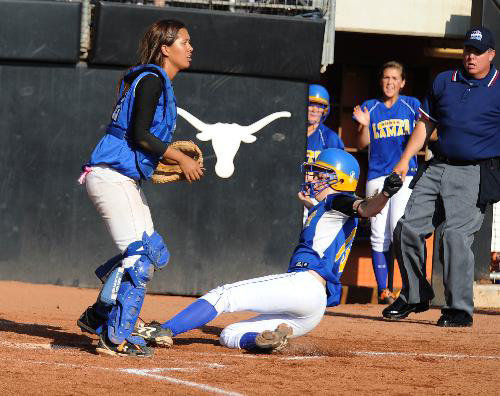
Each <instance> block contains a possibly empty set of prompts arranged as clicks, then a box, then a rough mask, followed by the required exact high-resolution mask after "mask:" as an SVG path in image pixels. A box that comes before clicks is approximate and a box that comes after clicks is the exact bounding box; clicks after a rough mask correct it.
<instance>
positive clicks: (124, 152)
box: [77, 20, 203, 357]
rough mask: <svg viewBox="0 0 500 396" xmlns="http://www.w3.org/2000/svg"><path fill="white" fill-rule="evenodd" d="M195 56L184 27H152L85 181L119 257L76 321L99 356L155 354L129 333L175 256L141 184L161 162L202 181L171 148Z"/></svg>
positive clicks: (101, 272)
mask: <svg viewBox="0 0 500 396" xmlns="http://www.w3.org/2000/svg"><path fill="white" fill-rule="evenodd" d="M192 52H193V48H192V47H191V44H190V37H189V33H188V31H187V29H186V27H185V26H184V24H183V23H182V22H179V21H175V20H161V21H158V22H156V23H154V24H153V25H151V26H150V27H149V29H148V30H147V32H146V34H145V35H144V37H143V38H142V40H141V42H140V45H139V61H138V64H137V66H135V67H133V68H131V69H130V70H129V71H128V72H127V73H126V74H125V76H124V77H123V79H122V80H121V84H120V91H119V96H118V100H117V103H116V105H115V108H114V111H113V113H112V116H111V120H110V123H109V125H108V127H107V129H106V134H105V135H104V137H103V138H102V139H101V140H100V141H99V143H98V144H97V146H96V147H95V149H94V151H93V152H92V154H91V157H90V160H89V161H88V162H87V164H86V166H85V168H84V169H85V170H84V172H83V173H82V176H81V177H80V182H81V183H85V185H86V188H87V192H88V195H89V197H90V199H91V200H92V202H93V203H94V205H95V207H96V209H97V211H98V212H99V214H100V215H101V217H102V218H103V219H104V221H105V223H106V226H107V228H108V230H109V232H110V234H111V237H112V238H113V241H114V242H115V244H116V247H117V248H118V251H119V252H120V253H119V254H118V255H116V256H115V257H113V258H112V259H110V260H109V261H108V262H106V263H105V264H104V265H103V266H101V267H99V268H98V270H97V271H96V274H97V275H98V276H99V277H100V279H101V280H102V281H103V283H104V284H103V287H102V289H101V292H100V293H99V296H98V298H97V301H96V303H95V304H94V305H93V306H91V307H89V308H88V309H87V310H85V312H84V313H83V314H82V315H81V317H80V318H79V319H78V321H77V324H78V326H79V327H80V328H81V329H82V330H83V331H87V332H90V333H93V334H96V335H99V344H98V347H97V351H98V352H99V353H104V354H109V355H126V356H146V357H147V356H151V355H152V353H153V350H152V349H151V348H149V347H147V346H146V345H145V342H144V340H143V339H142V338H140V337H134V336H133V335H132V330H133V328H134V326H135V323H136V321H137V318H138V316H139V313H140V311H141V308H142V304H143V301H144V296H145V293H146V284H147V282H148V281H149V280H151V278H152V276H153V273H154V271H155V270H159V269H161V268H163V267H164V266H165V265H166V264H167V262H168V259H169V256H170V255H169V252H168V250H167V247H166V245H165V243H164V241H163V239H162V237H161V236H160V235H159V234H158V233H157V232H155V231H154V227H153V221H152V219H151V213H150V209H149V206H148V203H147V200H146V197H145V196H144V192H143V190H142V188H141V182H142V181H145V180H148V179H149V178H150V177H151V176H152V174H153V171H154V169H155V168H156V166H157V165H158V162H159V161H160V160H161V159H169V160H174V161H176V162H177V163H178V164H179V165H180V167H181V169H182V171H183V173H184V174H185V176H186V179H187V180H188V181H190V182H192V181H196V180H199V179H200V178H201V177H202V176H203V170H202V169H201V168H200V165H199V164H198V163H197V162H196V161H194V160H193V159H192V158H190V157H188V156H186V155H184V154H183V153H182V152H180V151H178V150H176V149H174V148H172V147H171V146H169V143H170V141H171V140H172V135H173V132H174V130H175V124H176V119H177V107H176V101H175V96H174V92H173V88H172V84H171V80H173V78H174V77H175V76H176V75H177V73H178V72H179V71H181V70H183V69H186V68H188V67H189V65H190V63H191V55H192Z"/></svg>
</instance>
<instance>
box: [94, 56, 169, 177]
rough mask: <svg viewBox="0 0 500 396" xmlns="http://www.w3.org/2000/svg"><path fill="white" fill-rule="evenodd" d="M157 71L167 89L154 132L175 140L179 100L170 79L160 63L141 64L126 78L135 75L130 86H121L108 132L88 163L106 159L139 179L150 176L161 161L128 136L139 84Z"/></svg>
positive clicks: (113, 165)
mask: <svg viewBox="0 0 500 396" xmlns="http://www.w3.org/2000/svg"><path fill="white" fill-rule="evenodd" d="M148 74H154V75H157V76H158V77H159V78H161V80H162V84H163V92H162V95H161V96H160V99H159V101H158V104H157V106H156V110H155V114H154V117H153V121H152V123H151V128H150V132H151V133H152V134H153V135H154V136H156V137H157V138H158V139H160V140H161V141H163V142H165V143H169V142H170V141H171V140H172V135H173V132H174V130H175V125H176V120H177V104H176V100H175V96H174V91H173V88H172V85H171V83H170V79H169V78H168V76H167V74H166V73H165V71H164V70H163V69H161V68H160V67H158V66H156V65H141V66H137V67H136V68H133V69H132V70H131V71H130V72H129V73H128V74H127V75H126V76H125V78H124V80H125V79H130V78H133V82H132V84H131V86H130V88H129V89H128V90H127V92H126V93H125V95H123V90H124V84H122V87H121V89H120V99H119V100H118V103H117V104H116V106H115V109H114V110H113V114H112V118H111V122H110V124H109V125H108V127H107V130H106V135H105V136H104V137H103V138H102V139H101V141H100V142H99V144H98V145H97V147H96V148H95V149H94V152H93V153H92V156H91V159H90V161H89V164H88V165H95V164H98V163H105V164H109V165H111V166H112V167H113V168H114V169H116V170H117V171H119V172H120V173H122V174H124V175H126V176H129V177H131V178H133V179H135V180H139V179H149V178H150V177H151V175H152V174H153V171H154V169H155V168H156V166H157V165H158V158H157V156H156V155H152V154H150V153H147V152H144V151H141V150H138V149H136V148H132V147H131V145H130V144H129V142H128V140H127V131H128V128H129V125H130V120H131V116H132V109H133V106H134V99H135V88H136V86H137V84H138V83H139V81H140V80H141V78H142V77H144V76H146V75H148Z"/></svg>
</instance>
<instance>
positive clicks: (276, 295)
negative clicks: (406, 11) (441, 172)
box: [136, 149, 402, 351]
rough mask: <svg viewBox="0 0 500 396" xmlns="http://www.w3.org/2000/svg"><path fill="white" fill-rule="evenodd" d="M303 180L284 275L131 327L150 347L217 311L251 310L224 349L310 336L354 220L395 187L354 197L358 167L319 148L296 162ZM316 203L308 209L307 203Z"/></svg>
mask: <svg viewBox="0 0 500 396" xmlns="http://www.w3.org/2000/svg"><path fill="white" fill-rule="evenodd" d="M304 176H305V178H306V182H305V183H304V185H303V188H302V190H301V192H299V195H298V197H299V199H300V200H301V201H302V202H303V203H304V204H305V205H306V206H307V207H308V208H309V216H308V219H307V221H306V223H305V225H304V227H303V229H302V232H301V234H300V238H299V243H298V245H297V247H296V248H295V250H294V252H293V254H292V257H291V259H290V262H289V266H288V271H287V273H284V274H277V275H269V276H264V277H260V278H255V279H250V280H245V281H241V282H236V283H232V284H227V285H224V286H221V287H217V288H215V289H213V290H211V291H210V292H208V293H207V294H205V295H204V296H202V297H201V298H199V299H198V300H196V301H195V302H193V303H192V304H191V305H189V306H188V307H187V308H185V309H184V310H183V311H181V312H180V313H178V314H177V315H175V316H174V317H173V318H172V319H170V320H167V321H166V322H165V323H163V324H160V323H158V322H153V323H150V324H148V325H145V326H143V327H138V328H137V329H136V331H137V335H139V336H142V337H144V338H145V339H146V340H147V341H149V342H154V343H156V344H163V345H167V346H170V345H172V343H173V341H172V337H173V336H176V335H178V334H181V333H184V332H186V331H189V330H192V329H195V328H198V327H200V326H203V325H204V324H206V323H208V322H210V321H211V320H213V319H215V318H216V317H217V316H218V315H220V314H222V313H225V312H239V311H253V312H257V313H259V315H258V316H255V317H253V318H251V319H248V320H244V321H241V322H237V323H234V324H231V325H229V326H227V327H226V328H225V329H224V330H223V331H222V333H221V335H220V343H221V344H222V345H223V346H226V347H228V348H236V349H246V350H258V351H272V350H277V349H281V348H283V347H284V346H285V345H286V344H287V342H288V341H287V340H288V338H293V337H299V336H301V335H304V334H306V333H308V332H310V331H311V330H313V329H314V328H315V327H316V326H317V325H318V323H319V322H320V321H321V319H322V317H323V314H324V312H325V308H326V306H335V305H337V304H338V303H339V301H340V294H341V290H342V289H341V284H340V281H339V279H340V276H341V274H342V271H343V269H344V266H345V264H346V262H347V258H348V256H349V253H350V250H351V246H352V243H353V240H354V237H355V234H356V227H357V224H358V217H368V216H373V215H374V214H376V213H377V212H379V211H380V210H381V209H382V208H383V207H384V205H385V204H386V203H387V201H388V200H389V199H390V197H391V196H392V195H393V194H395V193H396V192H397V191H398V190H399V188H400V187H401V185H402V181H401V179H400V178H399V176H398V175H396V174H392V175H390V176H389V177H387V178H386V180H385V182H384V185H383V187H382V189H381V192H380V193H379V194H377V195H375V196H374V197H372V198H369V199H361V198H359V197H357V196H356V195H355V194H354V191H355V190H356V186H357V182H358V177H359V165H358V163H357V161H356V159H355V158H354V157H353V156H352V155H351V154H349V153H347V152H345V151H343V150H340V149H326V150H323V151H322V152H321V153H320V154H319V156H318V158H317V159H316V160H315V161H314V162H312V163H305V164H304ZM310 197H314V198H315V199H316V200H317V201H318V203H317V204H316V205H314V204H313V203H312V201H311V199H310Z"/></svg>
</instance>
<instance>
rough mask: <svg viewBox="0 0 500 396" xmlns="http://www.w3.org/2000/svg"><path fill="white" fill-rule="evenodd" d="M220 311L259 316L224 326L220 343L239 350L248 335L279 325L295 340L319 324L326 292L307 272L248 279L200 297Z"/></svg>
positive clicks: (324, 306)
mask: <svg viewBox="0 0 500 396" xmlns="http://www.w3.org/2000/svg"><path fill="white" fill-rule="evenodd" d="M201 298H203V299H205V300H207V301H208V302H209V303H210V304H212V305H213V306H214V307H215V309H216V310H217V313H218V314H221V313H224V312H240V311H253V312H258V313H260V314H261V315H258V316H255V317H253V318H251V319H248V320H244V321H241V322H237V323H233V324H231V325H229V326H227V327H226V328H225V329H224V330H223V331H222V333H221V335H220V343H221V344H222V345H223V346H226V347H228V348H239V347H240V339H241V337H242V336H243V334H245V333H248V332H256V333H260V332H262V331H264V330H275V329H276V327H278V325H279V324H281V323H286V324H287V325H289V326H290V327H292V329H293V336H292V337H298V336H301V335H304V334H306V333H308V332H310V331H311V330H312V329H314V328H315V327H316V326H317V325H318V323H319V322H320V321H321V318H322V317H323V314H324V312H325V308H326V290H325V287H324V286H323V285H322V284H321V282H320V281H319V280H318V279H316V278H315V276H314V275H312V274H311V273H309V272H307V271H304V272H291V273H287V274H278V275H269V276H264V277H261V278H254V279H249V280H245V281H241V282H236V283H231V284H228V285H224V286H220V287H217V288H215V289H213V290H211V291H210V292H208V293H207V294H205V295H204V296H203V297H201Z"/></svg>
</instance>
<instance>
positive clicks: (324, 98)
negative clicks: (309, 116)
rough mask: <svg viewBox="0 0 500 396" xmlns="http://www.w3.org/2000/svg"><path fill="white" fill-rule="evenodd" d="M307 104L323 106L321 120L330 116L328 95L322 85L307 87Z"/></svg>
mask: <svg viewBox="0 0 500 396" xmlns="http://www.w3.org/2000/svg"><path fill="white" fill-rule="evenodd" d="M309 103H316V104H320V105H323V106H325V111H324V113H323V116H322V120H324V119H325V118H326V117H327V116H328V114H330V95H329V94H328V91H327V90H326V88H325V87H323V86H322V85H319V84H311V85H309Z"/></svg>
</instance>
